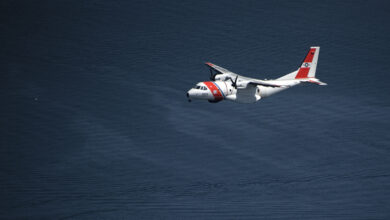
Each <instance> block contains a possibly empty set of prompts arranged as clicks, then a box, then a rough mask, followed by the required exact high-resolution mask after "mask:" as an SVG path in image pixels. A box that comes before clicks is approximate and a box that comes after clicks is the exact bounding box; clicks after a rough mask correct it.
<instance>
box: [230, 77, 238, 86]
mask: <svg viewBox="0 0 390 220" xmlns="http://www.w3.org/2000/svg"><path fill="white" fill-rule="evenodd" d="M237 79H238V75H237V76H236V79H235V80H234V81H233V80H232V78H230V81H232V86H233V87H234V88H235V89H237Z"/></svg>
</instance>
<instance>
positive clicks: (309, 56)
mask: <svg viewBox="0 0 390 220" xmlns="http://www.w3.org/2000/svg"><path fill="white" fill-rule="evenodd" d="M315 52H316V48H311V49H310V50H309V53H307V55H306V58H305V60H304V61H303V62H304V63H311V61H313V57H314V54H315Z"/></svg>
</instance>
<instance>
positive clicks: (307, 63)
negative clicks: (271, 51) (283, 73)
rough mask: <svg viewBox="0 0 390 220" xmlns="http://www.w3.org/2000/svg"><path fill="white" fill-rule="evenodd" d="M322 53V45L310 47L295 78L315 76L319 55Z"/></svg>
mask: <svg viewBox="0 0 390 220" xmlns="http://www.w3.org/2000/svg"><path fill="white" fill-rule="evenodd" d="M319 54H320V47H310V50H309V52H308V53H307V55H306V57H305V59H304V60H303V62H302V65H301V67H300V68H299V69H298V73H297V75H296V76H295V79H305V78H314V77H315V75H316V70H317V63H318V55H319Z"/></svg>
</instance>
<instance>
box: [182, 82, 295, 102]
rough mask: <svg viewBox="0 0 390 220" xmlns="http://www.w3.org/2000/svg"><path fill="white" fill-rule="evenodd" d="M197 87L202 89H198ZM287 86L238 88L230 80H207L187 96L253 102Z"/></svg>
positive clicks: (211, 99)
mask: <svg viewBox="0 0 390 220" xmlns="http://www.w3.org/2000/svg"><path fill="white" fill-rule="evenodd" d="M197 87H198V88H200V89H197ZM287 88H288V87H279V88H270V87H265V86H255V87H253V88H247V89H236V88H234V87H233V86H232V85H231V83H230V81H207V82H199V83H197V84H196V86H195V87H194V88H192V89H190V90H189V91H188V92H187V98H188V99H189V100H191V99H200V100H208V101H209V102H219V101H222V100H229V101H234V102H239V103H253V102H256V101H259V100H260V99H261V98H265V97H268V96H270V95H273V94H275V93H278V92H280V91H283V90H285V89H287Z"/></svg>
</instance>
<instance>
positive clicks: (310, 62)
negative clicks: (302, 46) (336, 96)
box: [278, 47, 326, 85]
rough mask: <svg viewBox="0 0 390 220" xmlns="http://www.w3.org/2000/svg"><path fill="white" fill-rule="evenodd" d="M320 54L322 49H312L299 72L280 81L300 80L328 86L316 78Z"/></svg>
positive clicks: (281, 78) (283, 77)
mask: <svg viewBox="0 0 390 220" xmlns="http://www.w3.org/2000/svg"><path fill="white" fill-rule="evenodd" d="M319 54H320V47H310V50H309V52H308V53H307V55H306V57H305V59H304V60H303V62H302V64H301V66H300V67H299V69H298V70H296V71H294V72H292V73H289V74H287V75H285V76H282V77H280V78H279V79H278V80H293V79H296V80H299V81H301V82H311V83H316V84H318V85H326V83H323V82H321V81H320V80H319V79H317V78H315V76H316V70H317V63H318V56H319Z"/></svg>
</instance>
